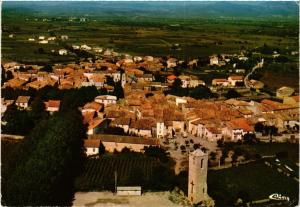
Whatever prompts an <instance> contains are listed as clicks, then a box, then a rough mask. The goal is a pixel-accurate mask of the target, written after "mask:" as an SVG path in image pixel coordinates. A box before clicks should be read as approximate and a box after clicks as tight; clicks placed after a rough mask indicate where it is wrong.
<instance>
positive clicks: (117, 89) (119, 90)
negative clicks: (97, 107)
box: [113, 81, 124, 99]
mask: <svg viewBox="0 0 300 207" xmlns="http://www.w3.org/2000/svg"><path fill="white" fill-rule="evenodd" d="M113 94H114V95H115V96H117V97H118V99H120V98H124V90H123V88H122V85H121V81H119V82H117V83H116V85H115V88H114V92H113Z"/></svg>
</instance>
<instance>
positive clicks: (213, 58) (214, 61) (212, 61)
mask: <svg viewBox="0 0 300 207" xmlns="http://www.w3.org/2000/svg"><path fill="white" fill-rule="evenodd" d="M209 62H210V63H209V64H210V65H219V58H218V57H217V56H211V57H210V59H209Z"/></svg>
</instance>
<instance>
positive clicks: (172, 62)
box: [167, 58, 178, 68]
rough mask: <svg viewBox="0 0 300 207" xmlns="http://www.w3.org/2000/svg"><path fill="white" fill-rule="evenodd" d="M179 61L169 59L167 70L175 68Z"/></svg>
mask: <svg viewBox="0 0 300 207" xmlns="http://www.w3.org/2000/svg"><path fill="white" fill-rule="evenodd" d="M177 61H178V60H177V59H176V58H169V59H168V60H167V68H174V67H176V66H177Z"/></svg>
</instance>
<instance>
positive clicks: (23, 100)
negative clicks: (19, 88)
mask: <svg viewBox="0 0 300 207" xmlns="http://www.w3.org/2000/svg"><path fill="white" fill-rule="evenodd" d="M29 100H30V96H18V98H17V100H16V103H28V102H29Z"/></svg>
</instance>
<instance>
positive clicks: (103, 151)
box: [99, 142, 105, 155]
mask: <svg viewBox="0 0 300 207" xmlns="http://www.w3.org/2000/svg"><path fill="white" fill-rule="evenodd" d="M104 153H105V147H104V145H103V143H102V142H100V146H99V155H103V154H104Z"/></svg>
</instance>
